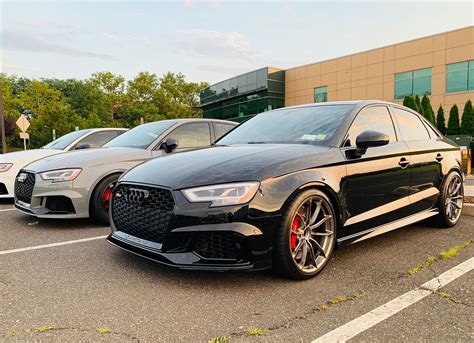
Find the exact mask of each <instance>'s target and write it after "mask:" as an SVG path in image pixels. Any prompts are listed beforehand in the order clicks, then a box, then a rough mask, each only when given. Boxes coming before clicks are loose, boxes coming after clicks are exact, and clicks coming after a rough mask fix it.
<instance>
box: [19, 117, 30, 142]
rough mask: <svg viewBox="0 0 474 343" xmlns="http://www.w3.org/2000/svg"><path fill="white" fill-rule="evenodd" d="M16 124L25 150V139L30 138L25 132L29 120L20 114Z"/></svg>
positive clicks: (28, 125)
mask: <svg viewBox="0 0 474 343" xmlns="http://www.w3.org/2000/svg"><path fill="white" fill-rule="evenodd" d="M16 126H18V128H19V129H20V130H21V132H20V138H21V139H23V147H24V149H25V150H26V140H27V139H29V138H30V135H29V134H27V133H26V130H28V128H29V127H30V122H29V121H28V119H26V117H25V116H24V115H23V114H22V115H21V116H20V118H18V120H17V121H16Z"/></svg>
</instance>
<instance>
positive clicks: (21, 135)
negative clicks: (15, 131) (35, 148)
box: [20, 132, 30, 139]
mask: <svg viewBox="0 0 474 343" xmlns="http://www.w3.org/2000/svg"><path fill="white" fill-rule="evenodd" d="M20 138H21V139H30V134H29V133H26V132H20Z"/></svg>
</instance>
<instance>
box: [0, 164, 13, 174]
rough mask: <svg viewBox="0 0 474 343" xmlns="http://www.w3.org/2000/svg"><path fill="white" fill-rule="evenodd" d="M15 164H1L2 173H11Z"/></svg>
mask: <svg viewBox="0 0 474 343" xmlns="http://www.w3.org/2000/svg"><path fill="white" fill-rule="evenodd" d="M12 166H13V163H0V173H3V172H6V171H9V170H10V168H11V167H12Z"/></svg>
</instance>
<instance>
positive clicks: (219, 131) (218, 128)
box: [214, 123, 235, 140]
mask: <svg viewBox="0 0 474 343" xmlns="http://www.w3.org/2000/svg"><path fill="white" fill-rule="evenodd" d="M234 127H235V126H232V125H229V124H218V123H214V133H215V135H216V140H218V139H219V138H221V137H222V136H224V135H225V134H226V133H227V132H228V131H230V130H232V129H233V128H234Z"/></svg>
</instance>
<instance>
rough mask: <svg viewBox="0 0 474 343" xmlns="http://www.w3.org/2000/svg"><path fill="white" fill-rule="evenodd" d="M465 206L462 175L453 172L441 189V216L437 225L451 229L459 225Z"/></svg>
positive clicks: (438, 217)
mask: <svg viewBox="0 0 474 343" xmlns="http://www.w3.org/2000/svg"><path fill="white" fill-rule="evenodd" d="M463 204H464V186H463V180H462V177H461V175H460V174H459V173H458V172H454V171H453V172H451V173H449V174H448V176H447V177H446V180H445V181H444V183H443V187H442V188H441V196H440V198H439V205H438V206H439V215H438V216H437V223H436V224H438V225H439V226H441V227H444V228H450V227H453V226H454V225H456V224H457V222H458V221H459V217H461V212H462V207H463Z"/></svg>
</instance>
